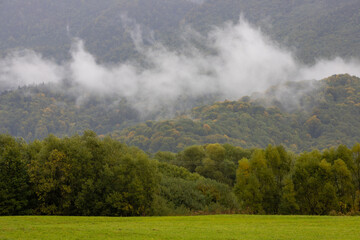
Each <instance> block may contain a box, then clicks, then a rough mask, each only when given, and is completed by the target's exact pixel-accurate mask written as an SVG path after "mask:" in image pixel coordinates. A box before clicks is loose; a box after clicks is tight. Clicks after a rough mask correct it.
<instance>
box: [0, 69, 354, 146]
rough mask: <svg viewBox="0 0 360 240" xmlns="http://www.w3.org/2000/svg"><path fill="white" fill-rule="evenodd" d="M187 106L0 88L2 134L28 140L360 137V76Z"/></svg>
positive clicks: (253, 141)
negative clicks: (162, 112)
mask: <svg viewBox="0 0 360 240" xmlns="http://www.w3.org/2000/svg"><path fill="white" fill-rule="evenodd" d="M208 101H209V100H208ZM192 104H195V105H198V107H195V108H193V109H192V110H191V111H185V112H183V111H181V112H178V115H179V116H178V117H176V118H174V119H172V120H158V121H154V120H151V119H155V118H156V117H157V116H158V115H156V114H154V115H153V116H146V117H144V116H142V115H141V113H139V111H137V110H135V109H134V108H132V106H131V105H130V104H129V103H127V102H126V101H125V100H123V101H119V100H118V99H116V98H115V99H114V98H112V97H111V96H109V97H108V98H105V99H104V98H100V97H96V96H93V97H89V98H87V99H85V100H84V101H83V102H79V100H78V98H76V97H74V96H73V95H72V94H69V93H67V92H66V91H57V90H52V88H51V85H50V87H49V86H46V85H41V86H37V87H23V88H19V89H17V90H15V91H8V92H3V93H1V94H0V132H1V133H9V134H11V135H13V136H17V137H23V138H24V139H25V140H27V141H32V140H34V139H43V138H44V137H46V136H47V135H48V134H49V133H52V134H55V135H57V136H60V137H61V136H71V135H73V134H75V133H81V132H82V131H84V130H86V129H91V130H93V131H95V132H96V133H97V134H99V135H107V134H110V135H111V136H112V137H113V138H114V139H117V140H120V141H122V142H125V143H127V144H129V145H131V146H137V147H139V148H141V149H143V150H145V151H149V152H152V153H155V152H157V151H172V152H178V151H181V150H183V149H184V148H185V147H187V146H191V145H196V144H206V143H229V144H233V145H236V146H241V147H243V148H253V147H261V148H264V147H266V146H267V145H268V144H273V145H279V144H283V145H284V146H285V147H286V148H287V149H290V150H292V151H295V152H300V151H304V150H311V149H313V148H318V149H324V148H329V147H331V146H337V145H339V144H345V145H347V146H349V147H350V146H352V145H353V144H354V143H355V142H357V141H358V140H359V139H358V136H360V132H359V129H360V126H359V124H360V123H359V121H358V118H359V115H360V114H359V113H360V79H359V78H357V77H352V76H349V75H335V76H332V77H330V78H327V79H324V80H322V81H306V82H295V83H288V84H286V86H283V85H281V86H275V87H273V88H271V89H269V90H268V91H267V92H266V93H264V94H259V95H258V96H252V97H243V98H242V99H240V100H238V101H224V102H216V103H214V104H210V105H201V104H200V102H193V103H192ZM147 119H150V120H147ZM146 120H147V121H146Z"/></svg>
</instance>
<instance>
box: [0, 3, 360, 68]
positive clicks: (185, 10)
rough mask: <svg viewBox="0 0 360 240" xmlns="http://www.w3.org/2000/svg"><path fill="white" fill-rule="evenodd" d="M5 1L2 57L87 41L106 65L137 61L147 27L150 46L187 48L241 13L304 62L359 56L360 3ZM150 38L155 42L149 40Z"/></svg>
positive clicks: (57, 53)
mask: <svg viewBox="0 0 360 240" xmlns="http://www.w3.org/2000/svg"><path fill="white" fill-rule="evenodd" d="M196 2H197V1H188V0H170V1H164V0H139V1H133V0H105V1H101V3H100V2H99V1H94V0H87V1H80V0H71V1H70V0H64V1H52V0H46V1H43V0H30V1H26V2H24V1H21V0H4V1H1V2H0V54H2V55H4V54H6V53H9V52H10V51H12V50H16V49H24V48H29V49H34V50H36V51H38V52H41V53H43V54H44V55H45V56H52V57H54V58H55V59H57V60H61V59H64V58H68V57H69V56H68V52H69V49H70V46H71V42H72V39H73V38H74V37H79V38H82V39H84V41H85V43H86V47H87V48H88V49H89V50H90V52H91V53H93V54H95V55H96V56H97V57H98V59H99V60H100V61H120V60H127V59H129V58H136V57H137V52H136V50H135V47H134V43H133V40H132V38H131V31H130V30H131V29H135V24H140V25H141V26H142V30H143V37H144V39H145V43H147V44H151V40H152V39H153V38H154V39H155V40H156V41H160V42H162V43H165V44H166V45H168V46H170V47H178V46H180V45H181V44H182V42H181V41H182V40H181V37H179V36H180V35H181V32H183V29H184V27H186V26H189V25H190V26H192V27H193V28H195V29H196V30H198V31H200V32H202V33H206V32H207V31H208V30H209V29H210V28H211V27H212V26H217V25H221V24H222V23H223V22H224V21H233V22H236V21H238V19H239V15H240V13H242V14H243V15H244V16H245V18H247V19H249V20H250V22H252V23H255V24H256V25H258V26H261V28H262V30H263V31H265V32H266V34H268V35H270V36H272V37H273V38H274V39H276V40H277V41H278V42H280V43H282V44H285V45H286V46H288V47H291V48H292V49H293V50H295V52H296V53H297V56H298V57H299V58H300V59H302V60H303V61H305V62H312V61H314V59H317V58H321V57H334V56H347V57H350V56H360V52H359V51H360V50H359V49H360V43H359V41H358V37H357V36H359V34H360V13H359V11H358V9H359V8H360V3H359V1H357V0H346V1H335V0H319V1H309V0H304V1H278V0H271V1H265V0H255V1H242V0H240V1H239V0H206V1H200V2H203V3H202V4H199V1H198V3H196ZM147 40H149V41H150V42H149V41H147Z"/></svg>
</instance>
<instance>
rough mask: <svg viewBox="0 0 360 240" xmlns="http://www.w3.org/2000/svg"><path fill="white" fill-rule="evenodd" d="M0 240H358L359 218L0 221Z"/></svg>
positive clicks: (231, 216)
mask: <svg viewBox="0 0 360 240" xmlns="http://www.w3.org/2000/svg"><path fill="white" fill-rule="evenodd" d="M5 239H100V240H104V239H246V240H249V239H259V240H265V239H274V240H275V239H276V240H279V239H292V240H293V239H301V240H305V239H312V240H318V239H327V240H329V239H344V240H345V239H346V240H352V239H354V240H355V239H356V240H359V239H360V217H310V216H248V215H217V216H194V217H139V218H106V217H0V240H5Z"/></svg>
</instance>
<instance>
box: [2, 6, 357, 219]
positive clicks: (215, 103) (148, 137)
mask: <svg viewBox="0 0 360 240" xmlns="http://www.w3.org/2000/svg"><path fill="white" fill-rule="evenodd" d="M359 9H360V1H359V0H346V1H336V0H318V1H313V0H303V1H294V0H286V1H279V0H253V1H245V0H199V1H198V0H166V1H164V0H136V1H135V0H104V1H96V0H86V1H85V0H63V1H53V0H45V1H44V0H29V1H21V0H3V1H0V215H76V216H158V215H196V214H213V213H245V214H302V215H305V214H310V215H360V143H359V141H360V139H359V136H360V121H359V116H360V78H359V76H352V75H350V74H338V75H333V76H329V77H328V78H325V79H322V80H320V79H316V80H315V78H317V77H313V76H312V73H311V74H310V73H309V75H306V70H309V72H310V70H312V68H314V69H315V70H316V71H322V72H321V73H322V74H324V75H325V73H326V72H327V70H328V69H324V68H325V67H326V68H331V67H334V70H337V69H338V68H337V67H339V66H338V65H347V66H348V68H345V69H347V70H341V71H342V72H341V73H345V72H349V71H352V70H350V69H352V68H355V69H357V67H358V64H359V61H358V60H356V59H357V58H359V57H360V41H359V36H360V12H359ZM239 18H240V22H241V21H243V20H241V19H242V18H243V19H245V20H244V21H245V22H247V21H249V25H247V24H245V25H246V26H248V28H249V29H247V30H248V31H249V32H251V33H253V34H250V35H254V36H252V37H254V38H256V39H251V38H249V39H250V40H249V39H246V38H244V36H243V35H248V34H249V33H243V35H242V34H238V35H236V34H235V35H236V36H231V37H229V38H231V39H230V40H231V41H225V40H226V39H225V40H224V42H223V39H222V38H221V39H220V38H219V37H217V36H215V35H216V33H217V32H216V29H222V30H223V29H225V30H224V32H221V31H220V32H219V33H218V34H221V35H226V31H230V30H231V31H235V30H236V29H235V28H234V26H232V25H231V24H228V25H226V23H227V22H232V23H234V24H236V23H237V22H239ZM227 26H232V27H233V28H231V29H230V27H229V29H230V30H229V29H227ZM246 26H245V27H246ZM214 29H215V30H214ZM234 29H235V30H234ZM239 29H240V28H239ZM239 29H237V30H236V31H238V30H239ZM250 29H251V30H250ZM240 30H243V29H240ZM240 30H239V31H240ZM245 30H246V29H245ZM258 30H259V31H258ZM255 33H256V34H255ZM224 38H227V36H225V37H224ZM242 38H244V39H242ZM239 39H240V40H241V41H240V43H243V41H244V42H247V41H248V42H251V41H253V40H259V42H260V44H259V45H256V44H255V45H254V46H252V45H251V46H250V47H251V48H256V51H250V53H249V54H247V53H246V52H247V51H248V50H249V49H248V46H247V45H246V44H245V45H244V46H243V45H242V44H238V43H237V42H236V41H239ZM235 40H236V41H235ZM75 42H76V43H77V45H76V44H75ZM139 42H140V43H139ZM214 43H215V45H214ZM82 44H84V46H85V48H82ZM216 44H218V45H221V44H224V45H229V48H226V49H225V50H224V49H222V48H220V47H218V48H217V47H215V46H217V45H216ZM213 45H214V46H213ZM233 45H236V49H237V48H239V49H237V50H236V51H235V50H234V49H235V47H234V46H233ZM238 45H239V46H238ZM77 47H78V49H77ZM258 48H259V49H258ZM262 48H264V49H262ZM267 48H269V49H270V50H269V52H268V49H267ZM263 50H264V51H263ZM32 51H34V52H32ZM233 52H234V53H236V54H234V55H236V56H235V57H234V58H232V57H231V56H230V57H229V54H230V53H233ZM261 52H264V55H269V56H267V57H266V58H265V60H266V61H263V62H262V61H261V59H260V60H259V58H260V53H261ZM265 52H266V53H265ZM267 52H268V53H267ZM243 53H244V54H243ZM75 55H76V56H77V57H78V58H76V56H75ZM168 55H171V56H168ZM218 55H219V56H221V57H220V58H216V56H218ZM222 55H224V56H222ZM230 55H231V54H230ZM237 55H241V58H243V59H242V60H243V61H239V62H238V61H237V57H238V56H237ZM242 55H243V56H242ZM74 56H75V57H74ZM164 56H166V57H164ZM277 56H279V57H281V58H284V59H282V60H281V59H279V62H284V63H283V64H284V65H282V64H280V65H279V66H275V67H274V66H273V65H272V64H271V63H272V62H276V60H277V59H276V57H277ZM167 57H169V58H167ZM213 57H214V59H213ZM336 57H343V58H344V60H343V59H341V58H336ZM239 58H240V57H239ZM249 58H252V59H249ZM19 59H20V63H19V64H17V61H19ZM204 59H205V60H204ZM208 59H210V60H209V62H207V60H208ZM269 59H270V60H269ZM321 59H330V60H331V59H335V60H334V61H331V63H332V64H333V65H331V64H329V65H326V64H324V65H325V67H323V66H322V65H321V64H322V63H323V62H326V61H325V60H324V61H322V60H321ZM248 60H249V62H250V63H251V64H250V65H251V66H248V65H247V64H246V63H247V62H248ZM280 60H281V61H280ZM226 61H230V62H234V64H233V65H234V66H235V67H233V65H231V67H229V65H227V64H226ZM258 61H259V62H260V63H259V65H257V64H254V63H257V62H258ZM159 62H161V64H159ZM183 62H185V64H182V63H183ZM329 62H330V61H329ZM339 62H341V63H339ZM73 63H76V64H73ZM179 63H181V64H179ZM314 63H317V64H314ZM318 63H320V68H316V67H319V66H318ZM193 65H196V66H193ZM208 65H210V67H208ZM215 65H216V66H218V65H219V66H222V65H224V69H222V68H221V69H220V70H219V69H218V70H214V71H213V68H215ZM240 65H241V66H242V65H245V66H244V68H241V69H240V71H234V72H232V71H231V70H232V69H233V68H238V66H240ZM253 65H254V66H253ZM335 65H336V66H335ZM264 66H265V67H264ZM310 66H312V67H310ZM273 67H274V68H279V69H280V71H279V72H277V71H275V72H274V74H272V73H273V72H272V71H270V73H269V72H267V70H268V69H272V68H273ZM321 67H323V69H321ZM90 68H94V69H95V70H93V69H90ZM247 68H249V69H247ZM79 69H80V70H81V71H80V70H79ZM339 69H341V67H339ZM77 70H79V72H81V73H84V74H77V73H78V72H77ZM91 70H93V71H91ZM167 70H170V71H169V72H167ZM263 70H264V73H263V72H262V71H263ZM303 70H304V72H305V73H304V72H303ZM315 70H314V72H316V71H315ZM331 70H333V69H331ZM247 71H249V72H250V73H251V74H248V75H247V74H245V72H247ZM339 71H340V70H339ZM34 72H35V73H34ZM162 72H165V73H163V74H160V73H162ZM223 72H226V73H228V72H229V74H221V73H223ZM254 72H261V73H263V74H260V75H257V74H255V75H254V74H252V73H254ZM339 73H340V72H339ZM28 75H29V76H28ZM50 75H52V77H53V78H52V77H51V76H50ZM78 75H81V76H80V77H79V76H78ZM232 75H235V76H232ZM240 75H244V76H240ZM268 75H269V76H268ZM273 75H275V76H273ZM282 75H284V77H282ZM310 75H311V76H310ZM314 75H317V74H315V73H314ZM93 76H95V77H93ZM139 76H140V77H139ZM171 76H176V77H174V78H173V79H172V78H171ZM307 76H310V77H307ZM92 77H93V78H92ZM241 77H243V78H244V79H245V80H244V79H243V80H241V81H240V80H239V79H238V78H241ZM30 78H32V79H30ZM78 78H79V79H80V80H81V81H75V80H79V79H78ZM203 78H204V79H203ZM227 78H229V79H230V80H234V81H229V82H226V81H227V80H228V79H227ZM248 78H249V79H248ZM250 78H251V79H250ZM257 78H261V79H262V80H263V81H260V80H259V79H257ZM306 78H310V79H306ZM312 78H313V80H311V79H312ZM169 79H170V80H171V81H167V80H169ZM158 80H159V81H158ZM172 80H174V81H177V82H179V83H180V84H173V82H172ZM202 81H204V82H205V83H206V84H202V83H204V82H202ZM212 81H214V82H216V83H215V84H214V85H211V84H212ZM265 81H266V82H265ZM285 81H288V82H285ZM250 82H251V83H254V84H249V86H253V87H254V89H252V87H250V88H245V87H244V89H245V90H244V91H243V92H245V91H246V93H245V94H248V95H249V96H244V95H245V94H244V93H240V92H241V91H234V94H231V93H229V94H227V92H226V91H230V90H231V88H238V89H242V88H241V87H242V86H243V85H241V84H247V83H250ZM273 82H276V83H281V84H278V85H274V86H272V87H270V88H268V89H267V90H266V91H265V92H251V91H257V90H259V91H262V90H263V89H266V88H267V86H270V84H269V83H273ZM82 83H86V84H82ZM87 83H89V86H90V85H91V87H87V86H88V85H87ZM118 83H120V84H119V85H118V86H115V85H117V84H118ZM155 83H156V84H155ZM193 83H194V84H193ZM229 83H230V84H229ZM262 83H263V84H264V87H263V88H256V86H255V85H260V84H262ZM207 84H209V85H211V86H210V87H209V88H206V87H207V86H205V85H207ZM265 84H267V85H265ZM183 85H184V86H183ZM222 85H223V86H225V85H230V87H229V86H227V87H225V88H223V90H219V91H217V89H222V88H221V87H222ZM101 86H102V87H103V88H102V87H101ZM104 86H105V87H104ZM149 86H150V87H149ZM142 87H144V89H146V91H140V90H142ZM112 88H113V89H112ZM155 88H156V89H155ZM177 88H179V89H180V88H181V89H180V91H177V90H178V89H177ZM213 88H214V89H213ZM255 88H256V89H255ZM139 89H140V90H139ZM194 89H195V90H196V91H192V90H194ZM209 89H210V90H209ZM97 90H98V91H97ZM156 90H160V91H156ZM172 90H173V91H172ZM208 90H209V92H208ZM129 92H131V93H129ZM157 94H158V95H159V96H160V97H159V98H158V99H159V101H151V99H152V98H151V97H149V96H148V95H150V96H157ZM143 95H144V96H143ZM145 95H146V96H145ZM227 96H228V97H229V99H231V100H225V99H226V98H227ZM240 97H241V98H240ZM239 98H240V99H239ZM139 99H140V100H141V101H142V102H141V101H140V102H138V100H139ZM158 99H157V98H156V100H158ZM162 104H164V105H162Z"/></svg>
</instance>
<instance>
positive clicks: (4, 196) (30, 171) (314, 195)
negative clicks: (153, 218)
mask: <svg viewBox="0 0 360 240" xmlns="http://www.w3.org/2000/svg"><path fill="white" fill-rule="evenodd" d="M359 207H360V144H359V143H357V144H355V145H354V146H353V147H352V149H349V148H347V147H346V146H344V145H339V146H338V147H337V148H330V149H327V150H324V151H322V152H319V151H318V150H314V151H312V152H303V153H300V154H294V153H292V152H289V151H286V150H285V148H284V147H282V146H272V145H269V146H268V147H267V148H266V149H250V150H246V149H243V148H240V147H234V146H232V145H229V144H225V145H221V144H218V143H217V144H207V145H203V146H200V145H197V146H192V147H188V148H186V149H184V150H183V151H181V152H179V153H177V154H175V153H170V152H158V153H156V154H155V155H154V156H148V155H147V154H145V153H144V152H142V151H141V150H139V149H138V148H134V147H128V146H126V145H125V144H122V143H119V142H118V141H115V140H112V139H111V138H109V137H106V138H103V139H101V138H99V137H98V136H96V134H95V133H94V132H91V131H87V132H85V133H84V134H83V135H82V136H79V135H74V136H73V137H66V138H62V139H60V138H57V137H55V136H53V135H49V136H48V137H47V138H45V139H44V140H43V141H39V140H36V141H33V142H31V143H25V142H24V141H23V140H21V139H16V138H14V137H11V136H9V135H0V215H20V214H21V215H23V214H36V215H39V214H40V215H82V216H87V215H106V216H138V215H177V214H202V213H234V212H239V213H253V214H321V215H325V214H358V213H359Z"/></svg>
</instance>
